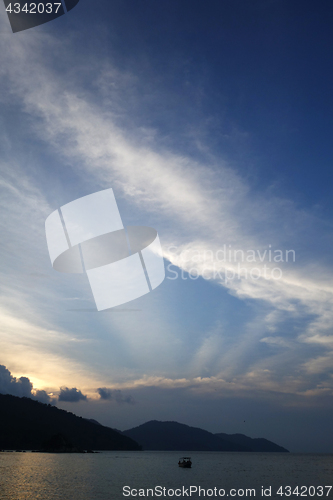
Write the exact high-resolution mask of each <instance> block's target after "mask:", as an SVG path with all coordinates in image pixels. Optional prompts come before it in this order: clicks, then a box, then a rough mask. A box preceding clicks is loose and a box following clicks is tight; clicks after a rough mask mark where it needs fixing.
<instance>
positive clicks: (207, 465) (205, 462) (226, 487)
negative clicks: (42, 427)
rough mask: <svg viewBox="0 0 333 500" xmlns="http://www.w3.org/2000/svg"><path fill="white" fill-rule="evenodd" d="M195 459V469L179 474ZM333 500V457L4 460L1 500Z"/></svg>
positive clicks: (106, 455)
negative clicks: (182, 462) (182, 461)
mask: <svg viewBox="0 0 333 500" xmlns="http://www.w3.org/2000/svg"><path fill="white" fill-rule="evenodd" d="M181 456H190V457H191V460H192V468H191V469H184V468H180V467H178V460H179V458H181ZM227 497H228V498H229V499H231V498H237V499H239V498H267V497H270V498H279V499H281V498H316V499H317V498H331V499H333V455H319V454H318V455H314V454H294V453H235V452H232V453H230V452H229V453H223V452H156V451H138V452H127V451H110V452H101V453H95V454H48V453H30V452H26V453H18V452H12V453H9V452H3V453H0V500H109V499H110V500H124V499H126V498H129V499H133V498H160V499H165V498H167V499H169V498H173V499H174V498H227Z"/></svg>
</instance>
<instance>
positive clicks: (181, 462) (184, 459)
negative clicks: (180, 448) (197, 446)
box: [178, 457, 192, 469]
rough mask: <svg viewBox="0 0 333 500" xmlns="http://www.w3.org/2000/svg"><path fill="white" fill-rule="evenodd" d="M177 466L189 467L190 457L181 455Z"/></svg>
mask: <svg viewBox="0 0 333 500" xmlns="http://www.w3.org/2000/svg"><path fill="white" fill-rule="evenodd" d="M178 465H179V467H185V468H186V469H189V468H190V467H191V466H192V462H191V457H181V458H180V459H179V462H178Z"/></svg>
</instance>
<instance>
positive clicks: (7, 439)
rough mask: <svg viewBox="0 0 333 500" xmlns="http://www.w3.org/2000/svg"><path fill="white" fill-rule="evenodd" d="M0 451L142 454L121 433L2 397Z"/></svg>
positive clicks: (25, 401) (56, 410)
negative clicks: (119, 451) (134, 452)
mask: <svg viewBox="0 0 333 500" xmlns="http://www.w3.org/2000/svg"><path fill="white" fill-rule="evenodd" d="M0 449H4V450H17V449H20V450H47V451H60V452H61V451H67V452H75V451H80V450H139V449H140V446H139V445H138V444H137V443H136V442H135V441H133V440H132V439H131V438H129V437H127V436H124V435H122V434H120V433H119V432H117V431H115V430H113V429H111V428H109V427H104V426H103V425H101V424H98V423H95V422H91V421H89V420H86V419H84V418H82V417H77V416H76V415H74V414H73V413H69V412H67V411H64V410H60V409H59V408H56V407H55V406H51V405H47V404H43V403H39V402H37V401H33V400H32V399H29V398H18V397H16V396H9V395H3V394H0Z"/></svg>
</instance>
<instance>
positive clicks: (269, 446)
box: [215, 432, 288, 453]
mask: <svg viewBox="0 0 333 500" xmlns="http://www.w3.org/2000/svg"><path fill="white" fill-rule="evenodd" d="M215 436H217V437H219V438H221V439H223V440H224V441H229V442H230V443H234V444H239V445H242V446H245V447H246V448H249V450H250V451H263V452H268V451H271V452H275V453H276V452H284V453H285V452H288V450H286V449H285V448H283V447H282V446H279V445H277V444H275V443H272V441H268V439H264V438H254V439H253V438H250V437H248V436H245V435H244V434H224V433H223V432H220V433H217V434H215Z"/></svg>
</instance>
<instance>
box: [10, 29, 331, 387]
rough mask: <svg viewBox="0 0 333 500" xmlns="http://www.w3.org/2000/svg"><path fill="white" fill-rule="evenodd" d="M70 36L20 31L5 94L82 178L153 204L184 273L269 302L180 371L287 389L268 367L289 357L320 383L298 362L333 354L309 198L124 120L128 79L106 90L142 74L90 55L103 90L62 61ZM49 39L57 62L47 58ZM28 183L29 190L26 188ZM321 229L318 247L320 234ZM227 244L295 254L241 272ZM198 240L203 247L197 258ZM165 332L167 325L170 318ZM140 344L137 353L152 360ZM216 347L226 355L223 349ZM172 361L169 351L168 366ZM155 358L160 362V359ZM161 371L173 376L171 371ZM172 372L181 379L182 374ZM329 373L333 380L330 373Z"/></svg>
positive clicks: (206, 344)
mask: <svg viewBox="0 0 333 500" xmlns="http://www.w3.org/2000/svg"><path fill="white" fill-rule="evenodd" d="M41 40H43V47H42V48H41ZM63 43H64V42H60V41H55V40H54V39H53V38H52V37H50V36H48V35H45V34H42V35H41V34H36V35H34V36H31V37H29V38H27V37H25V36H24V35H23V34H22V37H21V38H19V39H18V38H17V39H15V40H12V39H11V43H10V44H9V46H8V48H7V51H6V53H4V54H2V55H1V59H2V70H1V72H2V75H3V76H4V77H5V78H6V79H8V81H9V82H10V85H9V87H7V88H6V89H5V90H6V92H7V95H8V96H11V98H12V99H15V101H16V103H19V105H20V106H21V107H22V109H24V111H25V113H27V114H28V116H29V119H30V120H31V123H32V125H33V127H32V130H33V133H34V134H35V136H36V137H38V139H39V140H43V141H45V144H47V147H48V148H50V149H52V151H53V152H54V153H55V154H56V155H57V157H58V158H59V159H63V160H64V161H66V162H67V163H68V165H70V169H71V173H72V174H71V175H74V176H75V177H76V178H77V179H80V181H81V182H82V185H85V186H88V185H89V186H90V185H94V186H95V187H96V188H97V189H102V188H103V187H104V186H107V187H109V186H110V185H111V184H112V185H113V186H116V187H117V189H118V191H119V192H120V193H121V194H122V196H123V199H124V200H125V203H126V204H127V206H128V207H130V209H131V210H135V211H136V213H137V211H138V212H139V213H142V214H145V215H147V214H149V218H150V220H151V221H153V222H154V223H155V222H158V226H159V227H161V228H162V241H163V242H164V255H165V257H166V259H168V261H169V262H170V263H172V264H173V265H174V266H175V268H178V269H182V270H184V271H187V272H190V271H191V270H192V269H195V270H196V272H197V274H198V275H199V276H202V277H204V278H205V279H206V280H211V281H212V282H214V283H216V284H218V285H221V286H223V287H224V288H225V289H227V290H228V291H229V293H230V294H231V295H233V296H235V297H236V298H237V299H239V300H241V301H245V302H248V301H250V303H256V304H264V306H263V308H262V309H261V310H260V312H258V315H257V321H256V322H255V323H254V324H251V323H250V322H249V323H244V331H243V332H241V333H240V334H239V336H238V337H237V341H235V342H234V343H233V344H232V345H228V346H227V347H226V351H224V350H223V349H224V345H223V342H222V341H221V337H222V336H223V334H222V333H221V329H219V328H217V331H216V332H215V333H212V332H206V333H205V334H204V335H203V338H202V340H201V344H200V345H199V346H198V348H197V350H196V352H194V353H193V355H192V357H191V359H190V360H189V361H188V362H187V363H186V365H185V368H184V369H183V375H184V379H185V380H190V374H192V373H193V370H194V369H196V370H203V372H202V373H203V374H204V371H205V370H208V375H209V376H207V377H206V378H205V380H207V381H209V383H212V377H215V376H216V377H218V378H219V379H221V380H224V379H223V377H225V376H228V377H231V376H233V377H236V379H235V380H234V382H233V384H234V385H233V387H236V386H237V384H242V383H243V382H242V381H243V380H244V377H245V378H247V379H248V380H249V382H248V383H250V384H252V385H253V386H255V385H256V386H257V387H258V388H259V387H260V389H261V390H277V391H278V390H279V387H280V390H281V391H282V392H283V391H284V383H283V382H282V381H281V379H280V382H279V381H278V379H276V380H274V374H273V375H272V376H271V375H270V373H271V372H270V371H269V370H268V368H267V366H270V367H273V368H274V371H275V373H276V374H280V373H281V370H283V371H285V369H286V366H287V367H288V368H287V371H288V373H289V375H288V376H289V377H290V378H289V382H288V384H289V387H290V388H291V390H293V391H299V390H306V389H309V388H311V389H313V390H314V389H315V387H316V384H317V381H316V380H315V379H314V380H311V379H310V378H308V377H305V375H304V377H305V378H304V379H303V382H304V380H306V384H305V385H306V386H307V387H305V386H304V384H303V382H302V383H300V382H299V378H298V377H299V375H297V374H296V371H297V369H298V368H300V367H303V368H304V373H305V372H307V373H318V372H321V373H323V374H326V373H328V370H329V368H330V362H332V361H333V358H332V354H331V350H330V341H327V340H326V339H330V335H329V333H330V328H331V326H330V325H331V324H332V320H333V312H332V311H333V309H332V306H333V287H332V285H331V278H332V266H331V263H330V261H329V260H328V258H327V256H328V245H329V243H330V236H329V232H330V229H331V227H330V225H329V224H328V223H326V222H325V221H324V222H323V221H321V220H320V219H319V217H318V216H317V215H316V213H315V211H313V210H312V209H309V210H304V209H300V208H298V207H297V206H296V205H295V204H294V203H293V202H292V201H291V200H287V199H284V198H282V197H278V196H272V194H271V193H270V192H262V193H260V194H258V193H254V192H253V190H252V189H251V186H250V184H249V183H248V182H247V180H246V179H244V178H242V177H241V176H240V175H239V174H237V173H236V172H235V171H234V170H233V169H231V168H230V167H229V166H228V165H227V163H226V162H225V161H224V160H223V159H221V158H219V157H215V156H214V155H213V153H211V152H209V153H207V154H206V159H205V161H203V160H202V155H201V159H200V160H199V159H193V156H189V155H187V154H185V153H184V154H179V153H175V152H174V151H173V150H172V148H171V147H170V146H169V147H163V146H161V144H160V143H159V142H158V141H157V140H156V141H155V140H154V133H152V131H151V130H138V131H134V130H133V128H130V127H129V119H128V118H127V120H125V125H124V122H123V124H121V121H120V120H119V116H118V114H117V113H116V110H118V112H119V109H122V110H123V113H124V114H125V115H126V116H129V115H130V109H129V108H128V106H127V105H126V99H125V96H124V94H123V93H122V90H121V86H120V85H118V90H117V86H116V90H114V89H115V87H114V86H113V92H112V100H111V101H110V102H107V103H106V105H105V100H104V96H105V95H108V93H109V89H110V87H111V86H112V82H113V81H114V80H117V81H118V82H119V81H121V79H122V78H123V79H125V80H126V81H129V80H131V82H133V85H135V84H136V83H135V82H136V77H135V76H133V75H131V73H130V72H126V74H121V72H120V71H119V70H118V69H116V68H112V67H111V68H110V67H109V68H108V69H107V70H103V67H102V70H100V69H99V68H98V67H96V64H93V67H94V68H95V69H96V72H95V71H94V73H93V74H89V75H88V76H87V75H86V74H85V77H86V78H88V80H89V83H90V84H93V85H94V86H95V87H94V88H99V89H103V91H102V92H101V94H97V95H96V93H93V92H90V91H89V90H88V89H87V88H86V87H85V86H84V85H83V84H81V83H80V71H79V72H78V73H79V76H77V75H76V76H73V75H72V74H71V73H70V69H69V67H68V66H66V62H63V61H62V60H61V55H62V54H63V50H62V49H63ZM51 47H52V53H53V55H54V58H53V61H52V64H50V62H49V60H48V54H49V52H50V48H51ZM67 50H68V46H67ZM13 61H15V64H13ZM82 71H83V70H82ZM85 81H86V80H85ZM3 86H4V88H5V87H6V86H5V84H3ZM166 105H167V104H166ZM201 153H202V151H201ZM4 187H5V188H6V189H7V191H8V192H10V193H11V194H10V199H11V200H13V199H14V198H13V197H15V196H16V197H17V196H19V191H18V189H17V188H15V184H6V185H5V186H4ZM15 189H16V190H15ZM87 189H88V188H87ZM24 191H25V192H26V193H28V191H29V187H28V186H26V187H25V190H24ZM27 199H28V198H27ZM36 199H38V196H37V193H34V194H32V196H31V203H32V204H34V203H35V204H36V202H35V200H36ZM46 199H47V196H46V197H45V199H44V201H43V203H44V204H45V205H43V204H42V205H41V204H40V203H37V204H36V210H40V212H39V217H40V218H41V217H42V214H44V213H45V212H46V211H47V209H48V205H47V201H46ZM11 206H13V203H12V205H11ZM41 206H42V210H41ZM319 238H320V241H321V242H322V243H321V246H320V245H319V244H316V243H315V241H316V240H318V241H319ZM11 241H12V240H11ZM225 244H226V245H228V248H229V245H230V246H231V247H232V248H236V249H240V250H242V251H243V252H247V251H248V250H249V249H254V250H255V251H258V250H259V251H260V252H261V253H262V252H264V251H265V249H266V250H267V248H268V245H271V246H272V247H273V248H279V249H282V250H286V249H294V250H295V253H296V262H291V263H286V262H280V263H279V264H278V267H279V268H281V270H282V276H281V278H280V279H265V278H262V277H261V278H260V279H252V278H246V277H245V276H244V275H245V271H247V270H248V271H250V269H252V268H253V267H256V268H259V270H261V269H262V266H263V263H262V262H257V261H256V262H255V263H251V262H247V261H246V262H241V267H242V268H243V269H244V271H243V273H242V274H241V275H240V276H239V279H238V278H236V279H228V276H229V277H230V276H231V275H232V274H233V273H235V272H237V269H238V262H235V261H233V260H227V261H222V260H221V259H219V258H218V257H217V256H218V255H219V254H218V252H219V251H220V250H221V248H223V246H224V245H225ZM189 251H191V252H192V255H193V257H192V258H187V259H184V258H183V256H184V254H185V253H186V252H187V255H191V252H189ZM194 251H195V252H197V253H196V256H197V255H200V256H201V257H200V259H199V260H198V259H197V257H195V256H194V255H195V252H194ZM271 264H272V265H274V266H275V263H274V262H273V263H270V265H271ZM288 322H289V327H290V329H289V330H288V338H286V333H285V328H286V324H288ZM297 322H299V323H300V326H299V325H298V324H297ZM121 323H122V320H118V319H116V320H114V321H113V325H115V324H116V325H117V327H118V328H119V331H120V332H122V334H123V337H124V338H126V341H127V347H129V349H130V348H131V346H132V347H133V346H134V345H137V346H139V343H140V342H139V339H130V336H131V335H132V332H131V331H130V329H129V328H127V327H126V325H125V326H124V325H122V324H121ZM162 326H163V325H162ZM156 330H158V328H156ZM282 330H283V331H282ZM161 331H162V332H163V334H164V330H163V328H161ZM128 332H129V333H128ZM267 332H269V336H268V335H267ZM163 334H162V335H161V339H162V337H163ZM146 335H147V340H148V342H147V344H148V345H153V340H151V339H152V337H153V335H156V338H159V337H158V335H159V333H158V332H157V331H156V332H154V334H150V336H149V335H148V334H147V333H146ZM166 338H167V339H168V341H169V340H170V339H171V340H170V342H169V345H172V342H173V341H174V345H175V344H176V343H177V339H174V338H172V336H170V337H166ZM309 339H316V342H315V343H316V344H318V346H319V348H320V349H321V352H319V351H313V350H312V349H311V346H310V344H313V343H314V342H313V341H312V342H311V341H310V340H309ZM166 343H167V342H166ZM260 344H261V346H262V348H263V349H271V348H274V347H276V346H277V345H280V346H283V347H285V348H286V349H287V350H288V354H284V355H283V356H281V355H280V354H278V353H275V354H274V355H272V354H271V353H270V352H269V351H267V350H261V351H257V352H256V353H253V356H248V353H249V346H253V345H255V347H256V349H257V346H258V345H260ZM154 349H156V346H155V345H153V347H152V351H149V353H150V354H151V352H156V351H154ZM166 349H167V348H166ZM133 351H135V349H133ZM143 351H144V349H143V348H142V353H141V355H142V357H141V358H140V359H141V360H144V359H146V358H145V354H144V352H143ZM170 351H171V350H170ZM220 351H222V354H221V355H220V356H217V355H216V353H217V352H220ZM139 352H140V350H138V351H136V354H138V353H139ZM323 352H325V355H324V356H323V354H322V353H323ZM150 357H151V356H150ZM169 357H170V356H169ZM245 358H246V360H245ZM305 360H306V361H305ZM171 366H172V365H171V364H170V361H168V362H167V361H166V357H165V359H164V367H163V369H164V371H168V370H170V367H171ZM194 367H195V368H194ZM153 369H157V368H156V366H155V365H154V364H153ZM178 370H179V372H180V371H181V369H179V368H178ZM267 370H268V371H267ZM134 378H135V377H134ZM162 379H163V380H164V379H165V380H169V378H168V375H167V374H164V377H162ZM175 380H182V378H179V379H178V378H177V377H176V376H175ZM264 380H265V382H263V381H264ZM326 382H327V384H328V385H327V386H328V387H331V379H330V378H329V376H328V377H327V381H326ZM186 383H187V382H186ZM303 386H304V387H303ZM230 387H231V386H230Z"/></svg>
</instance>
